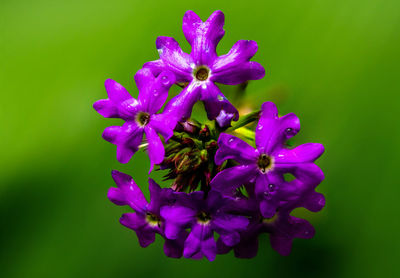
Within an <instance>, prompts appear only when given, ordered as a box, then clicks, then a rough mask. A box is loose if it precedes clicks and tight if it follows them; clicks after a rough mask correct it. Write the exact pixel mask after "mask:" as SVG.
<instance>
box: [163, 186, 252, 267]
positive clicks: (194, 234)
mask: <svg viewBox="0 0 400 278" xmlns="http://www.w3.org/2000/svg"><path fill="white" fill-rule="evenodd" d="M229 202H230V200H229V199H227V198H223V197H222V196H221V195H220V194H219V193H218V192H215V191H211V192H209V193H208V196H207V198H206V199H204V193H203V192H201V191H196V192H192V193H190V194H188V195H187V198H184V199H181V200H180V201H179V202H177V203H176V204H175V205H173V206H163V207H162V208H161V216H162V217H163V218H164V219H165V236H166V237H167V238H169V239H171V240H174V239H177V238H179V234H180V233H182V231H185V229H187V228H190V229H191V230H190V234H189V236H188V237H187V239H186V241H185V245H184V251H183V256H184V257H185V258H201V257H202V256H203V255H204V256H205V257H206V258H207V259H208V260H210V261H213V260H214V259H215V256H216V252H217V246H216V242H215V240H214V231H215V232H217V233H218V234H219V235H220V239H221V240H222V242H223V243H224V244H226V245H227V246H234V245H235V244H237V243H239V241H240V235H239V231H241V230H244V229H245V228H246V226H247V224H248V219H247V218H246V217H244V216H238V215H232V214H229V213H227V212H226V211H225V207H227V205H228V203H229Z"/></svg>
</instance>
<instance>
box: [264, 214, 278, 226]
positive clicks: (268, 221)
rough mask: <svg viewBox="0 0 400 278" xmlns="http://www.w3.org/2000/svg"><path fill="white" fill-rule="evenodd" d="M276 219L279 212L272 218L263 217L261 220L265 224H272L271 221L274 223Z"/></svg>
mask: <svg viewBox="0 0 400 278" xmlns="http://www.w3.org/2000/svg"><path fill="white" fill-rule="evenodd" d="M276 219H278V214H277V213H275V214H274V216H272V217H271V218H262V219H261V222H262V223H263V224H271V223H274V222H275V221H276Z"/></svg>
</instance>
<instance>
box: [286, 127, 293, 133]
mask: <svg viewBox="0 0 400 278" xmlns="http://www.w3.org/2000/svg"><path fill="white" fill-rule="evenodd" d="M285 131H286V133H292V131H293V128H290V127H288V128H287V129H286V130H285Z"/></svg>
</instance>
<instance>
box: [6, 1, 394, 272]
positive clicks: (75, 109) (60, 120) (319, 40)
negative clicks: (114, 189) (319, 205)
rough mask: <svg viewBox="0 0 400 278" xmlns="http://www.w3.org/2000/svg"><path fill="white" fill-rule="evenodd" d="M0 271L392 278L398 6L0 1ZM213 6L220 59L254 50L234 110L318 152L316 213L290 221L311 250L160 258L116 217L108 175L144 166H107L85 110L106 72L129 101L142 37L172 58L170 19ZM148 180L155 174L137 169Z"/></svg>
mask: <svg viewBox="0 0 400 278" xmlns="http://www.w3.org/2000/svg"><path fill="white" fill-rule="evenodd" d="M0 5H1V6H0V31H1V33H0V34H1V37H0V40H1V52H0V61H1V66H0V70H1V75H0V78H1V100H0V123H1V128H0V143H1V149H0V216H1V227H0V277H7V278H8V277H57V278H61V277H144V276H152V277H193V278H195V277H244V276H245V275H246V276H248V277H250V276H251V277H277V276H278V275H279V277H378V276H382V277H395V276H396V274H397V275H398V274H399V271H398V268H399V265H398V262H399V259H400V257H399V250H400V246H399V236H398V234H399V227H400V225H399V196H400V184H399V182H398V171H399V170H398V169H399V161H398V157H399V155H400V152H399V144H398V143H399V139H400V138H399V122H398V120H397V119H396V118H395V115H398V110H399V108H398V107H399V104H400V97H399V92H400V90H399V89H400V88H399V87H400V86H399V73H400V71H399V64H400V54H399V49H400V36H399V30H400V13H399V10H400V2H399V1H397V0H382V1H379V0H375V1H374V0H325V1H322V0H302V1H301V0H285V1H273V0H269V1H220V0H212V1H209V0H202V1H169V2H168V1H158V0H157V1H149V2H146V1H128V0H125V1H124V0H114V1H104V0H89V1H86V0H79V1H78V0H70V1H50V0H37V1H22V0H13V1H11V0H3V1H1V3H0ZM188 9H191V10H194V11H195V12H197V13H198V14H199V15H200V16H201V17H202V18H203V19H206V18H207V17H208V16H209V15H210V14H211V13H212V11H214V10H216V9H221V10H223V11H224V13H225V16H226V24H225V30H226V35H225V37H224V39H223V40H222V41H221V43H220V46H219V48H218V52H219V53H226V52H227V51H228V50H229V48H230V47H231V46H232V45H233V43H234V42H235V41H237V40H239V39H252V40H255V41H257V42H258V45H259V51H258V53H257V55H256V56H255V58H254V60H256V61H258V62H260V63H261V64H262V65H264V66H265V68H266V72H267V74H266V77H265V78H264V79H262V80H260V81H256V82H252V83H250V85H249V87H248V95H247V96H248V98H247V102H246V103H247V104H248V105H250V106H251V105H253V107H257V106H258V105H259V104H260V103H261V102H263V101H266V100H274V101H276V102H277V104H278V108H279V110H280V112H281V113H282V114H286V113H289V112H295V113H296V114H297V115H298V116H299V117H300V119H301V122H302V131H301V133H300V134H299V135H298V136H297V137H298V138H297V139H296V140H297V141H296V143H303V142H308V141H312V142H321V143H323V144H324V145H325V147H326V152H325V154H324V156H323V157H322V158H321V159H319V161H318V164H319V165H320V166H321V168H322V169H323V170H324V172H325V174H326V179H325V181H324V182H323V183H322V184H321V185H320V186H319V191H320V192H323V193H324V194H325V195H326V199H327V206H326V208H325V209H324V210H323V211H321V212H320V213H317V214H312V213H305V212H302V213H303V214H304V216H305V217H306V218H307V219H309V220H310V221H311V223H312V224H313V225H314V226H315V228H316V230H317V233H316V236H315V237H314V238H313V239H311V240H302V239H297V240H295V241H294V245H293V251H292V254H291V255H290V256H289V257H281V256H279V255H278V254H276V253H275V252H274V251H273V250H272V249H271V247H270V245H269V242H268V240H267V238H266V237H265V236H264V237H262V239H261V244H260V251H259V255H258V256H257V257H256V258H255V259H252V260H240V259H236V258H234V256H233V255H232V254H229V255H225V256H219V257H217V259H216V261H214V262H212V263H210V262H208V261H206V260H202V261H191V260H186V259H181V260H176V259H169V258H166V257H165V256H164V254H163V252H162V241H161V240H160V239H158V240H157V242H156V243H155V244H153V245H151V246H150V247H148V248H146V249H142V248H140V247H139V245H138V243H137V240H136V237H135V235H134V233H133V232H132V231H130V230H128V229H126V228H125V227H123V226H121V225H120V224H119V223H118V218H119V216H120V214H121V213H122V212H123V211H124V209H122V208H120V207H116V206H114V205H113V204H111V203H110V202H109V201H108V200H107V198H106V192H107V190H108V188H109V187H110V186H112V185H113V182H112V179H111V176H110V171H111V170H112V169H118V170H121V171H124V172H126V173H129V174H131V175H132V176H133V177H134V178H135V180H136V181H137V183H138V184H139V185H141V186H142V188H146V185H147V169H148V165H149V164H148V163H149V162H148V159H147V157H146V155H145V153H142V152H140V153H138V154H137V155H136V156H135V159H134V160H133V161H131V162H130V163H129V164H127V165H121V164H119V163H118V162H117V161H116V159H115V148H114V146H113V145H111V144H109V143H107V142H105V141H103V140H102V139H101V132H102V130H103V129H104V128H105V127H106V126H108V125H111V124H115V123H119V122H118V121H117V120H110V119H103V118H102V117H101V116H100V115H98V114H97V113H96V112H95V111H94V110H93V109H92V107H91V106H92V103H93V102H94V101H95V100H97V99H100V98H105V96H106V92H105V90H104V86H103V82H104V80H105V79H107V78H112V79H114V80H117V81H118V82H120V83H121V84H123V85H124V86H125V87H126V88H128V90H129V91H131V92H132V94H133V95H134V96H135V95H136V94H137V90H136V88H135V85H134V82H133V75H134V74H135V72H136V71H137V70H138V69H140V68H141V66H142V64H143V63H144V62H146V61H148V60H154V59H156V58H157V52H156V49H155V39H156V37H157V36H159V35H164V36H173V37H175V38H176V39H177V40H178V41H179V42H180V43H181V46H182V47H183V48H184V50H186V51H189V49H190V48H189V46H188V44H187V43H186V41H185V40H184V36H183V34H182V31H181V20H182V17H183V14H184V12H185V11H186V10H188ZM152 176H153V177H155V178H159V176H160V175H159V174H157V173H156V174H152Z"/></svg>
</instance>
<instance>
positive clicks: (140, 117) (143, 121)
mask: <svg viewBox="0 0 400 278" xmlns="http://www.w3.org/2000/svg"><path fill="white" fill-rule="evenodd" d="M149 121H150V115H149V113H146V112H139V113H138V114H137V115H136V122H137V123H138V124H139V125H140V126H145V125H147V124H148V123H149Z"/></svg>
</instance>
